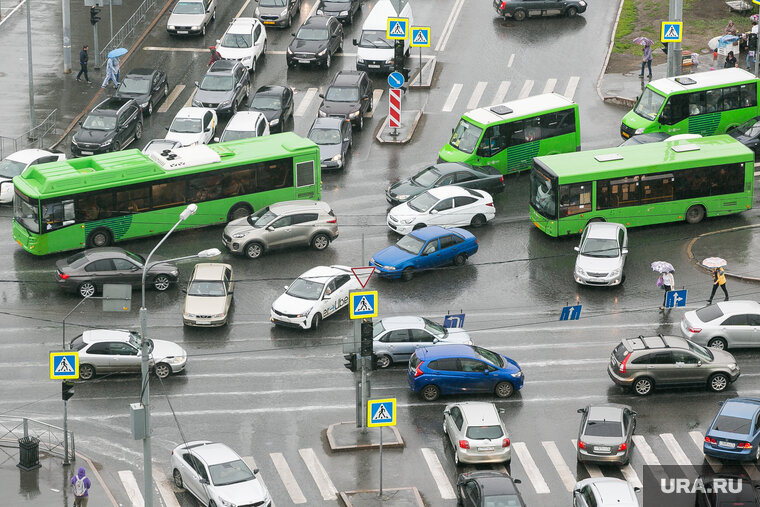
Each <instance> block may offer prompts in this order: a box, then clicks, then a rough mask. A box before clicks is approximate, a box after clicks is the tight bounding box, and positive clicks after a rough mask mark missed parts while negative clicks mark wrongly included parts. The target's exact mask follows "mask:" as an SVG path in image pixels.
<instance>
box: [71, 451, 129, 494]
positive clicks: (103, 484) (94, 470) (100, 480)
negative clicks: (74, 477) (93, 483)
mask: <svg viewBox="0 0 760 507" xmlns="http://www.w3.org/2000/svg"><path fill="white" fill-rule="evenodd" d="M77 456H78V457H80V458H82V459H83V460H85V461H86V462H87V464H88V465H89V466H90V471H91V472H92V475H94V476H95V478H96V479H97V480H98V483H99V484H100V487H101V488H103V491H105V492H106V496H107V497H108V499H109V500H110V501H111V505H113V507H119V502H117V501H116V499H115V498H114V496H113V494H112V493H111V490H110V489H108V486H106V482H105V481H104V480H103V477H101V476H100V472H98V469H97V468H95V465H94V464H93V462H92V461H91V460H90V458H88V457H87V456H85V455H84V454H81V453H79V452H78V453H77Z"/></svg>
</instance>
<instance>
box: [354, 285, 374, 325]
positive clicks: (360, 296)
mask: <svg viewBox="0 0 760 507" xmlns="http://www.w3.org/2000/svg"><path fill="white" fill-rule="evenodd" d="M348 316H349V317H350V318H351V319H368V318H372V317H377V291H376V290H367V291H363V292H352V293H351V294H350V295H349V296H348Z"/></svg>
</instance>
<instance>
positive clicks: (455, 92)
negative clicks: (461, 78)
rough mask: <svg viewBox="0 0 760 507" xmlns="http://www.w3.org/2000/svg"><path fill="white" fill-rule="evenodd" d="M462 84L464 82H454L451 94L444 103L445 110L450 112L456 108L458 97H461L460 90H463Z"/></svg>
mask: <svg viewBox="0 0 760 507" xmlns="http://www.w3.org/2000/svg"><path fill="white" fill-rule="evenodd" d="M462 86H463V85H462V83H454V86H453V87H452V88H451V92H449V96H448V98H447V99H446V103H445V104H444V105H443V109H442V111H443V112H445V113H448V112H450V111H451V110H452V109H454V104H456V102H457V99H458V98H459V92H461V91H462Z"/></svg>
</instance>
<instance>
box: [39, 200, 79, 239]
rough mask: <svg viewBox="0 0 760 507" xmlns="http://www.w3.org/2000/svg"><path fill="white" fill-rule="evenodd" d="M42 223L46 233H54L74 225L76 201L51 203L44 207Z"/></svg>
mask: <svg viewBox="0 0 760 507" xmlns="http://www.w3.org/2000/svg"><path fill="white" fill-rule="evenodd" d="M42 223H43V224H44V227H45V230H46V231H53V230H55V229H59V228H61V227H64V226H66V225H71V224H73V223H74V200H73V199H68V200H66V201H58V202H49V203H46V204H43V207H42Z"/></svg>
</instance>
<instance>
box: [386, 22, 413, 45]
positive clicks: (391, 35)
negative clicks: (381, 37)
mask: <svg viewBox="0 0 760 507" xmlns="http://www.w3.org/2000/svg"><path fill="white" fill-rule="evenodd" d="M408 36H409V18H388V26H387V28H386V33H385V38H386V39H398V40H404V39H406V38H407V37H408Z"/></svg>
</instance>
